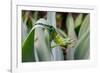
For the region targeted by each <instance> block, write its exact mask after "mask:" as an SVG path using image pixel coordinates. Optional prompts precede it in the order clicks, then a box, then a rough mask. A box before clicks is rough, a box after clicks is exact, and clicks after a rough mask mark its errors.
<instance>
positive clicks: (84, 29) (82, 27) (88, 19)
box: [78, 14, 90, 38]
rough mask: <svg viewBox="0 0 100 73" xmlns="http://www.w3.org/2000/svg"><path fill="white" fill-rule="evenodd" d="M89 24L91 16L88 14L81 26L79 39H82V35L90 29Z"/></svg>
mask: <svg viewBox="0 0 100 73" xmlns="http://www.w3.org/2000/svg"><path fill="white" fill-rule="evenodd" d="M89 24H90V15H89V14H88V15H86V16H85V18H84V20H83V22H82V24H81V27H80V31H79V35H78V38H80V37H81V36H82V34H83V33H84V32H85V31H86V30H87V29H88V27H89Z"/></svg>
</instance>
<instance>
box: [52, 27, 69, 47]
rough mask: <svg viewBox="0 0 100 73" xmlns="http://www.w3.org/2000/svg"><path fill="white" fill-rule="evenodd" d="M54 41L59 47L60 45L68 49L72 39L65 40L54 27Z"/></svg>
mask: <svg viewBox="0 0 100 73" xmlns="http://www.w3.org/2000/svg"><path fill="white" fill-rule="evenodd" d="M51 36H52V37H53V38H52V39H53V40H54V42H55V43H56V44H57V45H60V46H62V47H64V48H67V46H68V44H70V42H71V39H70V38H63V37H62V36H61V35H60V34H58V33H57V32H56V30H55V28H54V27H52V34H51Z"/></svg>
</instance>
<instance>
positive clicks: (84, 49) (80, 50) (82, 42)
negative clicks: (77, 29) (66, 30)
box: [74, 29, 90, 59]
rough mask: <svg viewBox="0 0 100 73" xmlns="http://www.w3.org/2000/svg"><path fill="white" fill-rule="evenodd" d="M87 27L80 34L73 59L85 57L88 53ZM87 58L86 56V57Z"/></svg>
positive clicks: (88, 37) (88, 38)
mask: <svg viewBox="0 0 100 73" xmlns="http://www.w3.org/2000/svg"><path fill="white" fill-rule="evenodd" d="M89 35H90V34H89V29H88V30H87V31H86V32H85V33H84V34H83V35H82V37H81V38H80V39H79V40H78V43H77V45H76V50H75V53H74V59H85V55H86V54H87V53H89V46H90V36H89ZM86 59H88V56H87V57H86Z"/></svg>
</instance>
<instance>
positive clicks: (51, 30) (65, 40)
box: [36, 24, 71, 48]
mask: <svg viewBox="0 0 100 73" xmlns="http://www.w3.org/2000/svg"><path fill="white" fill-rule="evenodd" d="M36 25H42V26H44V27H45V28H47V29H48V30H49V34H50V42H51V41H52V40H54V42H55V43H56V44H57V45H59V46H62V47H64V48H67V46H68V44H70V43H71V39H70V38H63V37H62V36H61V35H60V34H58V33H57V31H56V29H55V28H54V27H53V26H50V25H45V24H36Z"/></svg>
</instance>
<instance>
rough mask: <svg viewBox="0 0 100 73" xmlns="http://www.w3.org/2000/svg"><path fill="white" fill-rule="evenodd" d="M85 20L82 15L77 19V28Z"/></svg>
mask: <svg viewBox="0 0 100 73" xmlns="http://www.w3.org/2000/svg"><path fill="white" fill-rule="evenodd" d="M82 20H83V14H82V13H80V14H79V15H78V16H77V18H76V19H75V28H77V27H79V26H80V25H81V23H82Z"/></svg>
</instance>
